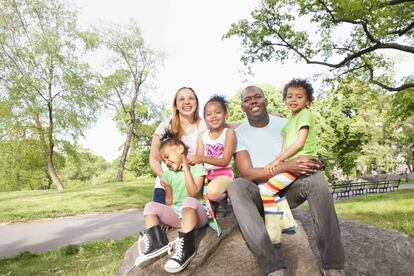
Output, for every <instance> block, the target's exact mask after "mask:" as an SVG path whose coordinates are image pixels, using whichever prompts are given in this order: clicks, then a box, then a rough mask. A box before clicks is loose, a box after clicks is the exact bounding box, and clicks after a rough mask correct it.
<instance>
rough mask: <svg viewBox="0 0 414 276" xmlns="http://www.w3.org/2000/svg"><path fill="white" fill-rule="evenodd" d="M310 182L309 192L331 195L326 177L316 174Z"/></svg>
mask: <svg viewBox="0 0 414 276" xmlns="http://www.w3.org/2000/svg"><path fill="white" fill-rule="evenodd" d="M308 182H309V190H310V191H312V192H316V193H329V194H330V192H329V188H328V183H327V182H326V178H325V176H324V175H323V174H322V173H321V172H318V173H315V174H314V175H312V176H311V179H309V180H308Z"/></svg>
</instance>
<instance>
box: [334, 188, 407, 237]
mask: <svg viewBox="0 0 414 276" xmlns="http://www.w3.org/2000/svg"><path fill="white" fill-rule="evenodd" d="M335 208H336V212H337V213H338V215H339V216H340V217H345V218H349V219H353V220H358V221H362V222H365V223H367V224H370V225H374V226H377V227H380V228H384V229H389V230H396V231H399V232H402V233H405V234H407V235H408V236H409V237H411V238H414V189H407V190H398V191H395V192H388V193H382V194H375V195H368V196H361V197H356V198H352V199H347V200H339V201H336V202H335Z"/></svg>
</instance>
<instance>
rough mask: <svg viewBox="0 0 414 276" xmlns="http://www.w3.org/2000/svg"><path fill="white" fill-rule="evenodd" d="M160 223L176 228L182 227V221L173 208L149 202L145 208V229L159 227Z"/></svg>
mask: <svg viewBox="0 0 414 276" xmlns="http://www.w3.org/2000/svg"><path fill="white" fill-rule="evenodd" d="M160 221H161V222H162V223H164V224H167V225H169V226H172V227H174V228H179V227H180V219H179V218H178V216H177V214H176V213H175V211H174V208H173V207H171V206H167V205H164V204H161V203H158V202H148V203H147V204H146V205H145V208H144V223H145V228H150V227H152V226H154V225H159V224H160Z"/></svg>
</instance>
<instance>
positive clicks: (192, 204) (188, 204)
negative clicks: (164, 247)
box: [181, 197, 208, 233]
mask: <svg viewBox="0 0 414 276" xmlns="http://www.w3.org/2000/svg"><path fill="white" fill-rule="evenodd" d="M207 221H208V218H207V214H206V211H205V210H204V208H203V206H202V204H201V202H200V201H198V200H197V199H195V198H193V197H187V198H186V199H184V202H183V218H182V221H181V232H183V233H187V232H189V231H191V230H193V229H194V228H201V227H203V226H204V225H206V224H207Z"/></svg>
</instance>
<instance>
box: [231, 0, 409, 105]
mask: <svg viewBox="0 0 414 276" xmlns="http://www.w3.org/2000/svg"><path fill="white" fill-rule="evenodd" d="M413 9H414V1H406V0H403V1H400V0H388V1H385V0H346V1H342V0H341V1H338V0H296V1H288V0H262V1H261V5H260V6H259V7H258V8H256V9H255V10H253V11H252V13H251V16H252V20H247V19H243V20H240V21H238V22H237V23H234V24H232V25H231V28H230V30H229V31H228V33H227V34H226V35H225V37H226V38H228V37H231V36H239V37H241V39H242V45H243V47H244V49H245V52H244V54H243V56H242V60H243V61H244V62H245V63H246V64H249V63H253V62H255V61H257V60H259V61H270V60H275V61H281V62H283V61H285V60H287V59H290V58H293V59H296V60H303V61H305V62H306V63H308V64H318V65H323V66H327V67H329V68H331V69H332V70H333V71H334V72H336V73H337V74H339V75H342V74H348V73H350V72H352V73H357V74H358V76H362V77H363V78H364V79H369V80H370V81H371V82H372V83H374V84H376V85H378V86H380V87H381V88H383V89H386V90H389V91H403V90H405V89H410V94H411V95H412V93H413V92H412V91H413V88H414V78H413V76H412V75H409V76H406V77H404V78H402V79H400V80H393V79H392V78H390V75H389V74H388V73H389V72H390V65H392V62H391V61H390V60H389V59H386V58H385V56H384V52H383V51H382V50H384V49H387V50H393V51H397V52H400V53H407V54H409V55H412V54H414V47H413V46H412V45H413V38H414V32H413V31H412V30H413V28H414V21H413V18H414V17H413ZM299 22H301V23H302V24H299ZM305 24H306V27H304V25H305ZM305 30H306V31H305ZM338 33H340V34H341V35H340V36H339V35H338ZM374 70H375V71H376V72H380V73H376V72H374ZM382 72H385V73H382ZM411 97H412V96H411ZM411 102H413V101H411Z"/></svg>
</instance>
